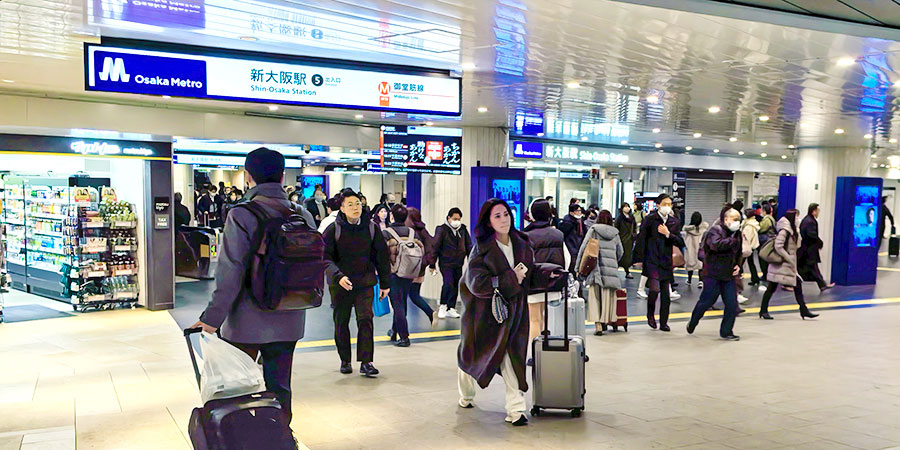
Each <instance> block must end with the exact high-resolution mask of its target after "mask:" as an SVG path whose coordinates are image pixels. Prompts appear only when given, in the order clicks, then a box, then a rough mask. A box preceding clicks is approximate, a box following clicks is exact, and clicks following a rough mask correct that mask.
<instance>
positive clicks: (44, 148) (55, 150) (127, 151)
mask: <svg viewBox="0 0 900 450" xmlns="http://www.w3.org/2000/svg"><path fill="white" fill-rule="evenodd" d="M3 151H12V152H28V153H47V154H71V155H84V156H103V157H132V158H141V159H163V160H168V159H170V158H171V157H172V144H170V143H168V142H149V141H148V142H142V141H123V140H113V139H90V138H72V137H64V136H38V135H31V134H0V152H3Z"/></svg>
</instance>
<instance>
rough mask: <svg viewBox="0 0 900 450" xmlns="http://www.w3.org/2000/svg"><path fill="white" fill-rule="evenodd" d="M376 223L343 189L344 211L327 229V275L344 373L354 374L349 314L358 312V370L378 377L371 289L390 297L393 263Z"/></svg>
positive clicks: (335, 336) (360, 204) (354, 194)
mask: <svg viewBox="0 0 900 450" xmlns="http://www.w3.org/2000/svg"><path fill="white" fill-rule="evenodd" d="M377 228H378V226H377V225H375V223H374V222H372V221H363V220H362V202H361V201H360V199H359V194H358V193H356V192H354V191H353V189H349V188H347V189H344V190H343V191H341V212H340V213H339V214H338V215H337V218H336V219H335V222H334V223H333V224H331V225H329V226H328V228H326V229H325V233H324V234H323V238H324V239H325V264H326V269H325V274H326V279H327V280H328V282H329V284H330V291H331V295H332V302H333V303H334V341H335V344H336V345H337V350H338V355H339V356H340V357H341V369H340V370H341V373H343V374H350V373H353V368H352V367H351V365H350V358H351V355H350V312H351V311H352V310H354V309H355V310H356V326H357V329H358V330H359V331H358V334H357V338H356V359H357V360H358V361H359V362H360V367H359V372H360V373H361V374H362V375H364V376H366V377H369V378H374V377H376V376H377V375H378V369H376V368H375V366H374V365H372V361H373V354H374V352H375V339H374V324H373V320H372V319H373V318H374V316H375V314H374V312H373V310H372V302H373V301H374V299H375V297H374V296H375V295H376V293H375V291H374V290H373V288H374V287H375V285H376V284H379V285H380V286H381V288H380V290H379V292H378V293H377V295H379V296H380V298H384V297H385V296H387V295H388V294H389V293H390V289H389V288H388V286H390V276H391V262H390V256H389V254H388V248H387V244H386V243H385V241H384V236H382V235H381V233H379V232H378V230H377Z"/></svg>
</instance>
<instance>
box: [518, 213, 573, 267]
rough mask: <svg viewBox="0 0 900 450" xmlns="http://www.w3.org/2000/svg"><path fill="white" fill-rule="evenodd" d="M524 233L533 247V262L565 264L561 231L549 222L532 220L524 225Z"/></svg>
mask: <svg viewBox="0 0 900 450" xmlns="http://www.w3.org/2000/svg"><path fill="white" fill-rule="evenodd" d="M525 234H527V235H528V240H529V241H530V242H531V248H533V249H534V262H538V263H552V264H556V265H558V266H560V267H565V266H566V256H565V254H564V253H563V252H565V251H566V247H565V243H564V242H563V240H564V237H563V233H562V231H559V230H557V229H556V228H553V227H552V226H551V225H550V222H549V221H547V222H534V223H532V224H531V225H528V226H527V227H525Z"/></svg>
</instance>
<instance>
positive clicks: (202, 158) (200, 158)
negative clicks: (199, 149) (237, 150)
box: [172, 153, 303, 169]
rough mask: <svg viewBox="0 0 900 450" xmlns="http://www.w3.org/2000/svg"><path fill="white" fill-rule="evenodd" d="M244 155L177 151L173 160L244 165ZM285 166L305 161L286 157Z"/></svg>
mask: <svg viewBox="0 0 900 450" xmlns="http://www.w3.org/2000/svg"><path fill="white" fill-rule="evenodd" d="M245 159H246V157H244V156H225V155H214V154H210V155H198V154H193V153H175V155H174V156H173V157H172V162H174V163H175V164H193V165H196V166H217V167H218V166H222V167H243V166H244V160H245ZM284 167H285V168H287V169H299V168H302V167H303V161H302V160H299V159H293V158H285V160H284Z"/></svg>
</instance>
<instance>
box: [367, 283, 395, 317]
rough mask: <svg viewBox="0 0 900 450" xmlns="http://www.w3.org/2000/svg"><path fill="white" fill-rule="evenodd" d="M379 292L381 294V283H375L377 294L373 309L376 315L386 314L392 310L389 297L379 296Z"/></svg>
mask: <svg viewBox="0 0 900 450" xmlns="http://www.w3.org/2000/svg"><path fill="white" fill-rule="evenodd" d="M379 294H381V285H380V284H379V283H375V295H374V297H373V298H374V300H373V301H372V310H373V311H374V312H375V317H381V316H386V315H388V314H389V313H390V312H391V302H390V300H388V298H387V297H384V298H378V295H379Z"/></svg>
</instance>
